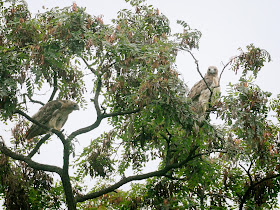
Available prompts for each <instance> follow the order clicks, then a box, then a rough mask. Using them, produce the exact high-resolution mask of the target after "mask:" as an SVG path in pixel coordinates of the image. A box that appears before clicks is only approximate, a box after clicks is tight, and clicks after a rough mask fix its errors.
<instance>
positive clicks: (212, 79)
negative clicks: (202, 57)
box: [188, 66, 220, 115]
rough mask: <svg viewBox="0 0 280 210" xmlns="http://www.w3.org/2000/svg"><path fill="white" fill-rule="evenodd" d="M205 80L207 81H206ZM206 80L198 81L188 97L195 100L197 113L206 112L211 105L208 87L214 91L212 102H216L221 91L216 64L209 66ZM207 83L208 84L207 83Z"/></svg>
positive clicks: (194, 107)
mask: <svg viewBox="0 0 280 210" xmlns="http://www.w3.org/2000/svg"><path fill="white" fill-rule="evenodd" d="M204 80H205V81H204ZM204 80H203V79H202V80H200V81H199V82H197V83H196V84H195V85H194V86H193V87H192V89H191V90H190V92H189V94H188V97H189V98H191V99H192V101H193V107H192V108H193V110H194V112H196V113H197V114H200V115H201V114H204V113H205V112H206V110H207V108H208V107H209V106H208V105H209V102H210V100H209V99H210V96H211V92H210V90H209V89H208V87H209V88H210V89H211V90H212V91H213V94H212V97H211V103H214V102H215V101H216V100H217V98H218V96H219V93H220V87H219V78H218V69H217V67H215V66H209V67H208V70H207V73H206V75H205V76H204ZM205 82H206V83H207V85H208V87H207V85H206V84H205Z"/></svg>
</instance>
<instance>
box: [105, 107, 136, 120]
mask: <svg viewBox="0 0 280 210" xmlns="http://www.w3.org/2000/svg"><path fill="white" fill-rule="evenodd" d="M140 111H141V109H140V108H138V109H134V110H127V111H120V112H113V113H109V114H106V113H104V114H103V115H102V116H103V117H104V118H108V117H115V116H120V115H126V114H134V113H137V112H140Z"/></svg>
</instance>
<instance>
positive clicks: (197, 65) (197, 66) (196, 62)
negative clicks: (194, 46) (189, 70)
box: [185, 49, 213, 95]
mask: <svg viewBox="0 0 280 210" xmlns="http://www.w3.org/2000/svg"><path fill="white" fill-rule="evenodd" d="M185 50H186V51H187V52H188V53H189V54H190V55H191V56H192V58H193V59H194V62H195V64H196V70H197V72H198V73H199V75H200V76H201V78H202V79H203V81H204V83H205V85H206V87H207V88H208V90H209V91H210V92H211V95H212V94H213V90H212V89H211V88H210V87H209V85H208V84H207V82H206V80H205V78H204V76H203V75H202V74H201V72H200V69H199V64H198V60H197V59H196V58H195V56H194V54H193V53H192V52H191V51H190V50H187V49H185Z"/></svg>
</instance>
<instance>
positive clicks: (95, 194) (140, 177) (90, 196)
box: [76, 146, 198, 202]
mask: <svg viewBox="0 0 280 210" xmlns="http://www.w3.org/2000/svg"><path fill="white" fill-rule="evenodd" d="M197 148H198V146H195V147H194V148H193V149H192V150H191V151H190V154H189V155H188V157H187V158H186V159H185V160H184V161H182V162H181V163H174V164H171V165H168V166H166V167H165V168H163V169H161V170H158V171H154V172H149V173H146V174H140V175H135V176H129V177H125V178H123V179H121V180H120V181H119V182H117V183H115V184H114V185H112V186H110V187H107V188H105V189H103V190H100V191H98V192H93V193H89V194H87V195H84V196H79V197H77V198H76V201H77V202H83V201H86V200H89V199H93V198H97V197H99V196H101V195H104V194H106V193H109V192H112V191H114V190H116V189H117V188H119V187H121V186H122V185H124V184H126V183H129V182H131V181H136V180H143V179H147V178H150V177H155V176H164V175H165V174H166V173H167V172H168V171H170V170H171V169H176V168H180V167H182V166H183V165H185V164H186V163H188V162H189V161H191V160H193V159H194V158H195V157H196V155H194V153H195V150H196V149H197Z"/></svg>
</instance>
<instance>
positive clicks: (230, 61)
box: [218, 56, 238, 86]
mask: <svg viewBox="0 0 280 210" xmlns="http://www.w3.org/2000/svg"><path fill="white" fill-rule="evenodd" d="M237 57H238V56H235V57H233V58H231V59H230V60H229V62H227V63H226V64H225V65H224V64H223V63H222V64H223V65H224V67H223V69H222V71H221V73H220V76H219V83H218V84H219V86H220V81H221V77H222V74H223V73H224V71H225V69H226V67H227V66H228V65H229V64H231V63H232V61H233V60H234V59H236V58H237Z"/></svg>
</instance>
